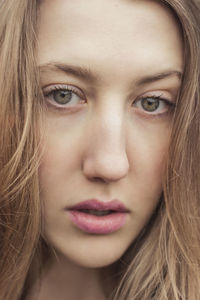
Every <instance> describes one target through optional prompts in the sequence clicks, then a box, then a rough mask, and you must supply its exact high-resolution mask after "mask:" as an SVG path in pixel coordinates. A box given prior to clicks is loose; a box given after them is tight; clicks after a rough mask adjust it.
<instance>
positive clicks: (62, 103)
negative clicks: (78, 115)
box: [43, 86, 85, 108]
mask: <svg viewBox="0 0 200 300" xmlns="http://www.w3.org/2000/svg"><path fill="white" fill-rule="evenodd" d="M43 93H44V97H45V98H46V99H47V101H48V102H50V104H52V105H54V106H56V107H59V108H62V107H63V108H65V107H66V108H67V107H72V106H76V105H78V104H80V103H81V104H82V103H83V102H84V103H85V99H84V95H83V93H82V92H81V91H80V90H79V89H78V88H75V87H73V86H52V87H46V88H44V90H43Z"/></svg>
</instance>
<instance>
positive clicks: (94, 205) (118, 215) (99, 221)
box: [67, 199, 130, 234]
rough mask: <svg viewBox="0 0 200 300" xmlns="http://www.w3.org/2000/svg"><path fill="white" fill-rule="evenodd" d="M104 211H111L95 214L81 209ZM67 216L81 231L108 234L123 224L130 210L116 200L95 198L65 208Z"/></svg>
mask: <svg viewBox="0 0 200 300" xmlns="http://www.w3.org/2000/svg"><path fill="white" fill-rule="evenodd" d="M83 209H84V210H85V209H88V210H96V211H106V210H111V211H112V213H110V214H109V215H104V216H96V215H93V214H89V213H87V212H82V211H81V210H83ZM67 211H68V214H69V218H70V220H71V221H72V223H73V224H74V225H75V226H76V227H78V228H79V229H81V230H82V231H84V232H86V233H90V234H110V233H113V232H115V231H117V230H119V229H120V228H122V227H123V226H124V225H125V222H126V219H127V215H128V213H129V212H130V211H129V210H128V209H127V208H126V207H125V205H124V204H123V203H122V202H120V201H118V200H112V201H109V202H102V201H99V200H96V199H91V200H86V201H83V202H80V203H78V204H76V205H74V206H71V207H69V208H67Z"/></svg>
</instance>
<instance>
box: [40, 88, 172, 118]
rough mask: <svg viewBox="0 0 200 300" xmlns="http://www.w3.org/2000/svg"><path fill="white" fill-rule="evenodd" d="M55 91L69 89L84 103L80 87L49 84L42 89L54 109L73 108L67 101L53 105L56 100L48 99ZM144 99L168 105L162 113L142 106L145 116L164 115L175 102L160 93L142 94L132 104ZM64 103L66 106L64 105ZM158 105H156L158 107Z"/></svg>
mask: <svg viewBox="0 0 200 300" xmlns="http://www.w3.org/2000/svg"><path fill="white" fill-rule="evenodd" d="M56 91H69V92H72V94H74V95H76V96H77V97H79V98H80V99H81V100H82V101H79V102H81V104H83V103H86V99H85V97H84V94H83V93H82V92H81V91H80V89H78V88H76V87H74V86H67V85H64V86H62V85H55V86H51V87H46V88H44V89H43V94H44V97H46V98H48V102H49V103H50V105H51V106H53V107H54V108H55V109H57V110H62V111H63V110H64V109H65V110H67V109H69V108H70V109H71V108H73V106H69V105H67V104H68V103H66V104H57V105H55V104H53V102H54V103H56V101H55V100H54V99H53V100H52V99H50V97H49V96H51V95H52V94H53V93H54V92H56ZM146 99H154V100H158V101H159V106H160V103H161V102H162V103H164V104H166V105H167V106H168V109H167V111H165V112H164V113H163V112H162V113H155V112H154V111H153V112H148V111H147V110H145V109H144V108H143V111H142V113H143V114H144V115H146V116H147V117H149V116H150V117H161V116H164V115H166V114H169V112H170V111H171V110H172V109H173V108H174V107H175V105H176V104H175V102H173V101H170V100H167V99H165V98H162V94H161V95H158V96H156V95H147V96H142V97H140V98H138V99H136V100H135V101H134V102H133V106H135V107H136V104H137V103H139V102H140V103H142V101H144V100H146ZM70 102H71V100H70V101H69V103H70ZM65 105H66V106H65ZM159 106H158V107H159Z"/></svg>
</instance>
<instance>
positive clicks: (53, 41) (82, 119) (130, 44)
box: [38, 0, 183, 267]
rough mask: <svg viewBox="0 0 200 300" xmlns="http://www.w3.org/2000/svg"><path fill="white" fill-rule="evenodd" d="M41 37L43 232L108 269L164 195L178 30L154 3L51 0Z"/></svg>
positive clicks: (43, 12) (60, 250) (61, 247)
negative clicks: (164, 169)
mask: <svg viewBox="0 0 200 300" xmlns="http://www.w3.org/2000/svg"><path fill="white" fill-rule="evenodd" d="M38 38H39V51H38V65H39V66H40V67H41V85H42V89H43V92H44V95H45V97H44V100H45V104H46V109H45V110H44V125H43V128H42V132H43V133H44V135H43V143H44V155H43V159H42V163H41V166H40V186H41V201H42V203H43V204H44V211H43V218H44V232H43V235H44V237H45V238H46V240H47V241H48V243H49V244H50V245H51V246H53V248H54V249H55V250H56V252H57V254H61V255H62V256H63V255H64V257H66V258H68V259H69V260H70V261H73V262H74V263H76V264H78V265H80V266H85V267H101V266H106V265H109V264H111V263H113V262H114V261H116V260H117V259H119V258H120V257H121V255H122V254H123V253H124V252H125V251H126V250H127V248H128V247H129V246H130V244H131V243H132V242H133V240H134V239H135V238H136V236H137V235H138V234H139V232H140V231H141V230H142V228H143V227H144V225H145V224H146V223H147V222H148V220H149V218H150V216H151V215H152V213H153V211H154V210H155V207H156V205H157V204H158V201H159V198H160V196H161V192H162V184H161V178H162V173H163V167H164V162H165V155H166V152H167V149H168V146H169V134H170V126H171V121H172V114H173V109H174V106H175V102H176V98H177V94H178V91H179V88H180V82H181V79H180V76H181V72H182V67H183V66H182V41H181V38H180V31H179V28H178V25H177V23H176V21H175V19H174V17H173V16H172V14H171V13H170V12H169V11H168V10H167V9H166V8H165V7H164V6H162V5H161V4H158V3H157V2H153V1H142V0H140V1H134V0H133V1H128V0H109V1H108V0H93V1H91V0H76V1H66V0H57V1H54V0H43V1H42V4H41V8H40V19H39V36H38ZM94 199H95V200H96V201H94ZM87 200H91V201H89V202H88V201H87ZM84 201H87V202H85V203H84V204H83V205H82V206H79V207H76V208H74V210H71V211H70V210H69V208H70V207H72V206H74V205H77V204H80V203H81V202H84ZM123 205H124V207H125V208H126V212H124V208H123V209H122V206H123ZM78 209H93V211H90V212H89V211H87V210H85V211H83V210H81V211H80V210H78ZM110 209H111V210H114V212H112V214H111V213H110V212H108V213H109V214H108V215H107V216H95V215H94V214H105V213H107V212H105V210H110ZM97 210H98V212H97ZM102 210H104V212H102Z"/></svg>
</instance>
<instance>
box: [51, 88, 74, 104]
mask: <svg viewBox="0 0 200 300" xmlns="http://www.w3.org/2000/svg"><path fill="white" fill-rule="evenodd" d="M53 96H54V99H55V101H56V102H57V103H59V104H67V103H68V102H69V101H70V100H71V98H72V92H71V91H55V92H54V93H53Z"/></svg>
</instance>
